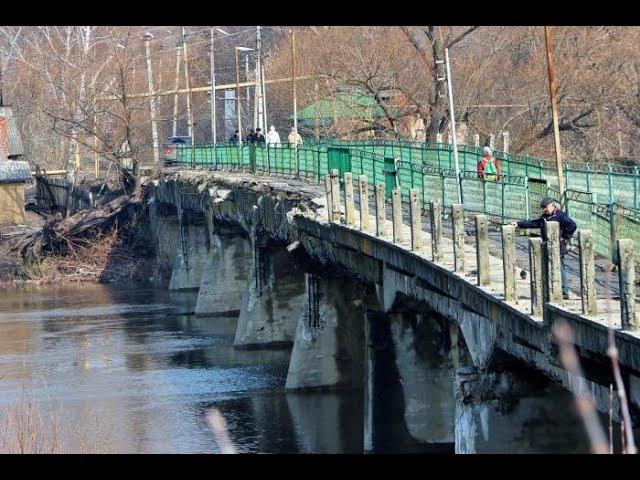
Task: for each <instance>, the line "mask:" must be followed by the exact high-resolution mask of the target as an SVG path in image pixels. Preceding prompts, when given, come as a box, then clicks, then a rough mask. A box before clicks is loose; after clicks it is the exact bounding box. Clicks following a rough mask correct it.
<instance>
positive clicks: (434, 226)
mask: <svg viewBox="0 0 640 480" xmlns="http://www.w3.org/2000/svg"><path fill="white" fill-rule="evenodd" d="M441 252H442V204H441V203H440V202H438V201H435V202H431V255H432V256H431V259H432V260H433V261H434V262H439V261H440V255H441Z"/></svg>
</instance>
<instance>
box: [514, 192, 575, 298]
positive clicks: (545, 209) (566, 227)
mask: <svg viewBox="0 0 640 480" xmlns="http://www.w3.org/2000/svg"><path fill="white" fill-rule="evenodd" d="M540 209H541V210H542V216H541V217H540V218H536V219H533V220H520V221H518V222H511V225H513V226H516V227H518V228H539V229H540V235H541V236H542V239H543V240H545V241H546V240H547V228H546V226H547V222H558V224H559V225H558V226H559V227H560V228H559V229H560V265H561V268H560V273H561V277H562V296H563V297H564V298H565V299H567V298H569V287H568V285H567V273H566V271H565V270H566V267H565V263H564V256H565V254H566V253H567V243H568V242H569V240H570V239H571V236H572V235H573V233H574V232H575V231H576V228H577V226H576V222H574V221H573V220H572V219H571V218H570V217H569V215H567V214H566V213H565V212H563V211H562V210H560V208H559V207H558V205H556V203H555V202H554V201H553V200H552V199H551V198H549V197H544V198H543V199H542V200H541V201H540Z"/></svg>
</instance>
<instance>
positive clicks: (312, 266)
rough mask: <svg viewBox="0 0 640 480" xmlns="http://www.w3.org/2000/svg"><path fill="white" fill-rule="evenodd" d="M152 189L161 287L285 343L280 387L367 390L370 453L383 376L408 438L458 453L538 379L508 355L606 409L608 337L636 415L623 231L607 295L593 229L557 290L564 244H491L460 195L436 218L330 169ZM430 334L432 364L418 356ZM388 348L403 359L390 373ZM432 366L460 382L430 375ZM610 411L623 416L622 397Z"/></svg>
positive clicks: (583, 236)
mask: <svg viewBox="0 0 640 480" xmlns="http://www.w3.org/2000/svg"><path fill="white" fill-rule="evenodd" d="M147 188H148V193H149V198H150V203H149V206H150V209H149V214H150V220H151V225H152V229H153V231H154V234H155V238H156V241H157V251H158V255H159V256H160V258H162V259H164V260H165V261H167V262H169V263H170V264H172V265H173V268H172V275H171V283H170V287H169V288H170V289H174V290H181V289H194V290H195V289H197V290H198V291H199V292H198V300H197V305H196V308H195V314H196V315H203V316H216V315H238V316H239V318H238V324H237V330H236V335H235V342H234V345H235V346H236V347H237V348H272V347H282V346H286V347H291V346H292V353H291V360H290V365H289V370H288V375H287V380H286V389H288V390H307V389H337V388H363V387H364V392H365V393H364V396H365V420H364V422H365V438H364V445H365V450H376V448H377V447H378V445H377V436H376V428H377V427H376V425H379V424H380V421H381V419H380V416H381V415H383V413H382V412H383V409H382V406H383V404H384V398H381V397H380V395H378V394H377V391H378V389H380V388H381V386H382V385H383V384H387V385H388V384H389V382H390V381H391V382H394V381H395V385H396V387H397V391H399V392H400V394H401V395H403V396H404V400H405V404H406V409H405V411H404V412H403V413H404V416H405V418H408V416H410V417H412V418H413V422H412V423H411V424H412V425H414V427H411V428H413V430H412V431H411V432H409V433H410V434H411V435H412V436H413V437H416V438H417V437H420V435H421V434H423V437H425V438H426V437H428V438H427V440H428V441H429V442H432V443H451V444H453V443H455V450H456V451H457V452H474V451H482V448H481V446H480V445H479V444H477V442H476V441H475V440H474V439H473V435H472V432H471V431H472V430H474V429H478V430H479V429H481V427H482V428H484V427H483V426H482V422H483V421H484V420H483V408H486V405H488V404H491V402H498V401H501V400H502V399H504V398H506V397H509V396H511V397H513V396H516V397H517V396H518V395H524V394H526V390H527V389H528V388H531V386H530V385H528V382H526V381H523V380H522V377H521V376H517V375H515V374H513V373H512V371H514V370H513V369H512V368H511V367H512V366H513V365H518V366H519V367H518V368H522V366H524V368H525V371H528V372H530V373H529V374H527V376H529V375H531V376H533V375H534V373H533V372H534V371H537V372H539V373H541V374H543V376H544V377H547V379H551V380H552V381H554V382H557V383H559V384H561V385H563V386H564V387H566V388H567V389H569V390H572V391H574V392H576V391H578V390H580V391H579V392H578V393H579V394H581V393H582V392H584V391H588V392H589V393H590V394H592V395H593V397H594V400H595V404H596V406H597V409H598V410H599V411H600V412H603V413H605V412H608V411H609V402H610V396H609V393H610V392H609V385H610V384H611V383H613V375H612V373H611V361H610V359H609V358H608V357H607V353H606V351H607V345H608V344H607V334H608V331H609V329H613V331H614V336H615V342H616V344H617V347H618V359H619V363H620V366H621V369H622V372H623V378H624V381H625V385H626V388H627V393H628V396H629V399H630V406H631V409H632V413H633V412H635V411H637V409H638V407H639V406H640V336H639V335H638V333H636V329H637V326H638V324H637V321H636V317H635V292H634V279H633V275H634V266H633V260H632V255H633V253H632V252H630V251H629V250H628V246H629V245H628V244H629V242H627V241H625V240H620V257H621V269H620V272H621V273H620V279H621V282H620V284H621V285H622V291H621V293H620V295H615V296H613V297H612V296H611V295H608V296H609V298H598V297H602V296H603V295H600V292H599V291H598V295H596V288H595V286H594V281H595V280H599V281H602V279H595V278H594V277H597V276H598V275H594V268H593V265H594V261H593V251H592V249H591V243H590V238H589V232H588V231H583V232H581V233H580V246H581V250H580V271H581V281H580V288H579V293H580V296H579V297H577V296H576V297H575V298H574V299H572V300H563V299H562V295H561V292H560V278H559V268H560V267H559V253H558V245H557V243H556V242H554V241H550V242H549V245H543V244H542V242H541V241H540V239H539V238H531V239H528V238H524V237H521V238H520V237H517V236H516V235H515V233H514V230H513V227H502V230H501V232H500V237H499V238H498V241H497V242H496V239H495V238H492V237H493V235H492V233H491V232H490V228H489V227H488V223H487V219H486V217H485V216H483V215H475V216H473V217H472V218H469V217H465V213H464V211H463V208H462V206H458V205H454V206H453V207H452V208H451V209H450V211H445V212H443V211H442V210H443V209H442V208H441V206H440V205H439V204H438V203H435V204H433V203H431V204H429V209H428V211H427V212H426V213H427V215H423V212H422V210H423V209H422V207H421V205H420V204H419V203H418V201H417V196H416V195H414V192H412V194H411V196H410V201H409V203H408V204H402V203H401V197H400V193H399V190H398V189H396V191H394V194H393V196H392V199H391V202H385V199H384V191H383V185H379V186H375V187H374V186H372V185H367V182H366V178H364V177H360V178H359V179H357V180H356V182H355V186H354V181H353V179H352V178H351V174H349V173H347V174H345V177H344V182H343V184H342V185H341V184H340V182H339V179H338V176H337V175H335V174H334V175H332V176H327V178H326V179H325V184H324V185H317V184H311V183H308V182H304V181H300V180H295V179H284V178H279V177H275V176H256V175H251V174H248V173H240V172H229V171H215V172H213V171H186V170H182V171H181V170H177V169H165V170H164V172H163V173H162V174H161V178H160V180H156V181H153V182H151V183H149V185H148V186H147ZM447 210H449V209H447ZM468 220H473V221H472V222H468ZM556 227H557V225H556ZM550 228H551V229H552V228H554V225H551V227H550ZM522 241H525V242H527V244H528V250H529V252H525V253H527V254H528V255H527V257H526V260H525V261H524V264H523V259H522V258H519V257H518V255H519V254H518V251H517V249H516V243H522ZM545 249H548V255H546V256H545V255H543V252H544V251H545ZM543 258H546V259H548V261H544V262H543V261H542V259H543ZM522 270H524V271H526V273H527V274H526V276H524V275H521V271H522ZM547 272H548V275H547ZM616 276H617V275H616ZM547 277H548V278H549V281H548V282H544V281H543V278H547ZM615 288H616V289H617V284H616V285H615ZM559 322H566V323H567V324H568V325H569V326H570V327H571V329H572V331H573V334H574V337H575V338H574V344H575V347H576V350H577V352H578V354H579V358H580V359H581V365H582V373H581V374H582V375H584V377H579V376H577V375H576V374H575V372H573V371H571V372H569V371H567V370H566V369H565V368H564V366H563V365H562V363H561V362H560V360H559V355H558V346H557V342H556V340H555V339H554V336H553V333H552V332H553V326H554V325H556V324H558V323H559ZM392 339H393V340H392ZM434 342H435V343H436V344H437V347H436V350H438V352H439V353H440V357H439V360H434V359H433V358H432V356H431V355H428V354H426V353H425V351H426V350H428V349H425V345H431V346H433V344H434ZM431 350H433V349H431ZM390 356H391V357H393V356H395V362H394V363H393V364H394V367H393V368H391V369H390V370H389V369H387V370H388V371H382V370H384V369H385V368H386V367H387V366H389V365H390V363H389V361H388V359H389V357H390ZM434 362H436V363H437V362H440V366H442V365H443V364H444V365H446V368H447V369H448V370H446V371H448V372H449V373H450V376H449V377H448V378H446V379H440V380H435V381H433V379H431V380H430V381H426V380H425V371H426V370H427V369H429V368H431V367H432V366H433V363H434ZM443 362H444V363H443ZM445 376H446V375H445ZM389 377H395V379H392V380H389ZM452 379H453V380H455V382H452ZM429 382H431V383H429ZM434 382H435V383H434ZM453 385H455V388H453ZM429 389H430V390H429ZM581 389H582V390H581ZM427 390H428V392H427ZM434 392H435V393H434ZM454 394H455V398H456V401H455V405H456V408H455V411H450V410H448V411H445V407H443V405H444V402H442V401H439V400H438V398H437V397H438V395H440V396H442V395H445V396H446V395H451V396H453V395H454ZM434 411H435V412H436V414H435V417H438V420H437V421H436V423H437V425H436V426H435V427H434V424H433V422H432V423H431V425H430V429H429V433H428V434H427V433H425V428H424V425H423V423H424V422H422V423H421V420H420V419H421V418H422V417H423V416H425V415H429V414H430V415H431V416H432V417H433V416H434V413H433V412H434ZM429 412H431V413H429ZM613 415H614V419H615V420H616V421H619V420H620V408H619V404H618V400H617V398H613ZM462 418H464V420H465V421H464V422H462V421H460V420H461V419H462ZM523 421H525V420H523ZM416 425H417V427H416ZM411 428H410V430H411ZM405 433H406V431H405ZM405 436H407V437H408V435H405ZM398 438H400V436H399V437H398Z"/></svg>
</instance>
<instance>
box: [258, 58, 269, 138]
mask: <svg viewBox="0 0 640 480" xmlns="http://www.w3.org/2000/svg"><path fill="white" fill-rule="evenodd" d="M260 77H261V79H262V118H263V121H264V129H265V130H266V129H267V125H268V124H269V123H268V116H267V83H266V82H265V76H264V64H261V65H260Z"/></svg>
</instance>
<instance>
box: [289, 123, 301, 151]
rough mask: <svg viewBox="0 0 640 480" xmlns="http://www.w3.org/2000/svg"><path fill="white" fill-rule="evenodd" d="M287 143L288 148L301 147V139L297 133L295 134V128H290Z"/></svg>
mask: <svg viewBox="0 0 640 480" xmlns="http://www.w3.org/2000/svg"><path fill="white" fill-rule="evenodd" d="M287 141H288V142H289V146H290V147H291V146H296V147H301V146H302V137H301V136H300V134H299V133H298V132H296V129H295V127H291V131H290V132H289V136H288V137H287Z"/></svg>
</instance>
